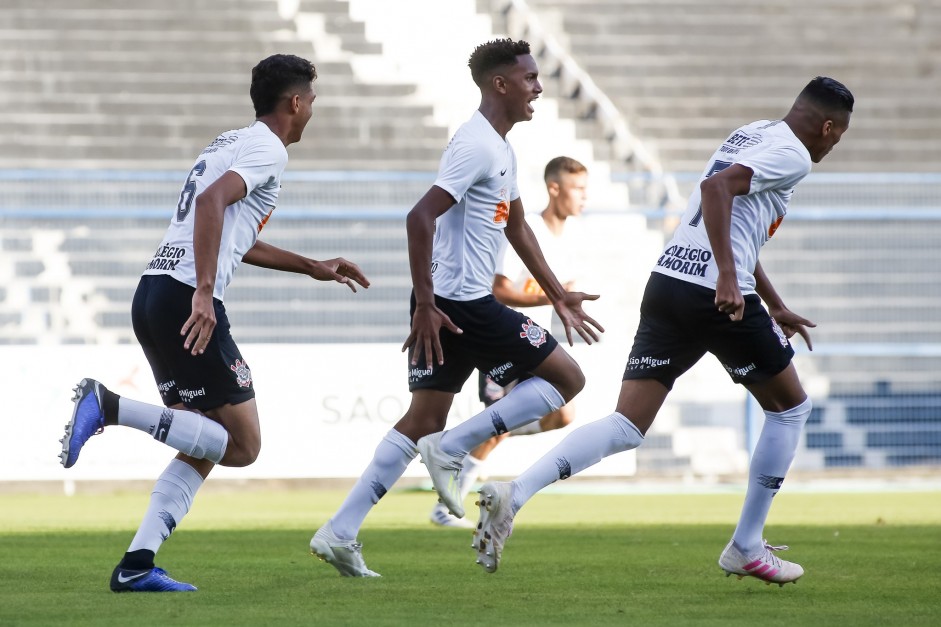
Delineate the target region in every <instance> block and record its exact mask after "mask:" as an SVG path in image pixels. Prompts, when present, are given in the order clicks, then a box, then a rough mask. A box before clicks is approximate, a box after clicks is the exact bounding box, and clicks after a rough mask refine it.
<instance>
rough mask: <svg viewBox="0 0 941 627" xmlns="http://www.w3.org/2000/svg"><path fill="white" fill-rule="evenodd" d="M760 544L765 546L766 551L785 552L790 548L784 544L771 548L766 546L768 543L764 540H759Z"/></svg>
mask: <svg viewBox="0 0 941 627" xmlns="http://www.w3.org/2000/svg"><path fill="white" fill-rule="evenodd" d="M761 543H762V544H763V545H765V548H766V549H768V550H769V551H787V550H788V549H789V548H791V547H789V546H788V545H786V544H782V545H780V546H773V545H771V544H768V541H767V540H765V539H764V538H762V539H761Z"/></svg>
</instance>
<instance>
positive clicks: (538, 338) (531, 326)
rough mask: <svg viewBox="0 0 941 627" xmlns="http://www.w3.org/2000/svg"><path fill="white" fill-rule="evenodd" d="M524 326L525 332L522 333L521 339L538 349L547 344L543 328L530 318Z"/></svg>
mask: <svg viewBox="0 0 941 627" xmlns="http://www.w3.org/2000/svg"><path fill="white" fill-rule="evenodd" d="M522 326H523V331H522V332H521V333H520V337H521V338H523V339H524V340H528V341H529V343H530V344H532V345H533V346H535V347H537V348H538V347H540V346H542V345H543V344H545V343H546V331H545V329H543V328H542V327H541V326H539V325H538V324H536V323H535V322H533V321H532V320H531V319H529V318H527V319H526V322H524V323H523V325H522Z"/></svg>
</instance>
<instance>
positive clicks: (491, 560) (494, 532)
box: [471, 481, 513, 573]
mask: <svg viewBox="0 0 941 627" xmlns="http://www.w3.org/2000/svg"><path fill="white" fill-rule="evenodd" d="M477 493H478V494H479V495H480V500H478V501H477V505H479V506H480V520H479V522H478V523H477V529H476V530H475V531H474V543H473V544H472V545H471V548H473V549H474V550H475V551H476V552H477V563H478V564H480V566H481V568H483V569H484V570H485V571H487V572H488V573H493V572H496V570H497V568H498V567H499V566H500V556H501V554H502V553H503V545H504V544H506V540H507V538H509V537H510V534H511V533H513V503H512V501H513V484H512V483H509V482H506V481H490V482H488V483H485V484H484V485H482V486H481V488H480V490H478V491H477Z"/></svg>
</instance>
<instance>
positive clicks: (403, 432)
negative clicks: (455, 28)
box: [310, 39, 602, 577]
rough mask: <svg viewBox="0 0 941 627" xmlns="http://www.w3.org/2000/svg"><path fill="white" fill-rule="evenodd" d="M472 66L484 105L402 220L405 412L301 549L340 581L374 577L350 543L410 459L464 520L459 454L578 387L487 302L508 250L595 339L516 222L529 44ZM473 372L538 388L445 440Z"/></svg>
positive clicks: (535, 91)
mask: <svg viewBox="0 0 941 627" xmlns="http://www.w3.org/2000/svg"><path fill="white" fill-rule="evenodd" d="M469 66H470V69H471V76H472V77H473V79H474V82H475V83H476V84H477V86H478V87H479V88H480V94H481V99H480V106H479V108H478V110H477V111H475V112H474V114H473V116H472V117H471V119H470V120H468V121H467V122H466V123H464V124H463V125H462V126H461V127H460V128H459V129H458V131H457V132H456V133H455V134H454V137H452V139H451V142H450V143H449V144H448V146H447V148H445V151H444V154H443V155H442V157H441V164H440V166H439V170H438V177H437V179H436V180H435V183H434V185H433V186H432V187H431V189H429V190H428V192H427V193H426V194H425V195H424V196H423V197H422V199H421V200H419V201H418V203H417V204H416V205H415V207H414V208H413V209H412V210H411V211H410V212H409V214H408V217H407V219H406V230H407V232H408V253H409V263H410V266H411V273H412V285H413V292H412V298H411V333H409V336H408V338H406V340H405V345H404V346H403V350H408V353H409V360H408V367H409V371H408V382H409V390H410V391H411V393H412V400H411V404H410V406H409V408H408V410H407V411H406V413H405V416H403V417H402V419H401V420H399V422H398V423H396V425H395V426H394V427H393V428H392V430H390V431H389V433H388V434H387V435H386V436H385V437H384V438H383V440H382V441H381V442H380V443H379V446H378V447H377V448H376V452H375V455H374V457H373V459H372V462H371V463H370V464H369V466H368V467H367V468H366V470H365V471H364V472H363V475H362V476H361V477H360V479H359V480H358V481H357V483H356V485H354V486H353V489H352V490H351V491H350V493H349V495H348V496H347V497H346V500H345V501H344V502H343V504H342V505H341V506H340V509H339V510H337V512H336V513H335V514H334V515H333V517H331V518H330V520H328V521H327V522H325V523H324V524H323V526H322V527H320V529H319V530H317V532H316V534H314V537H313V538H312V539H311V542H310V548H311V552H312V553H314V554H316V555H317V556H318V557H320V558H321V559H323V560H326V561H327V562H329V563H330V564H332V565H333V566H334V567H336V569H337V570H338V571H339V572H340V574H341V575H344V576H350V577H375V576H378V573H376V572H374V571H372V570H370V569H369V568H367V567H366V563H365V562H364V560H363V556H362V545H361V544H360V543H359V542H357V541H356V536H357V534H358V532H359V529H360V527H361V526H362V523H363V520H364V519H365V518H366V515H367V514H368V513H369V511H370V510H371V509H372V507H373V506H374V505H375V504H376V503H378V502H379V499H381V498H382V497H383V496H384V495H385V494H386V492H387V491H388V490H389V489H390V488H391V487H392V485H393V484H394V483H395V482H396V481H397V480H398V478H399V477H400V476H401V475H402V473H403V472H404V471H405V468H406V467H407V466H408V464H409V462H411V461H412V460H413V459H414V458H415V456H416V455H417V454H418V453H419V452H421V456H422V461H423V462H424V463H425V465H426V466H427V468H428V472H429V473H430V474H431V478H432V483H433V484H434V486H435V488H436V490H437V491H438V495H439V498H441V499H442V501H443V502H444V503H445V504H446V505H447V507H448V508H449V510H450V511H451V513H453V514H454V515H456V516H457V517H458V518H461V517H463V515H464V505H463V499H462V498H461V495H460V492H459V490H458V483H459V474H460V470H461V460H462V459H463V457H464V456H465V455H466V454H467V453H468V451H470V450H471V449H473V448H474V447H475V446H477V445H478V444H480V443H481V442H484V441H485V440H487V439H489V438H491V437H493V436H495V435H500V434H502V433H506V432H507V431H511V430H513V429H516V428H517V427H520V426H522V425H525V424H528V423H530V422H533V421H535V420H538V419H539V418H541V417H542V416H544V415H545V414H547V413H549V412H551V411H554V410H556V409H558V408H559V407H561V406H562V405H564V404H565V403H566V402H568V401H569V400H571V399H572V397H574V396H575V395H576V394H577V393H578V392H579V391H580V390H581V389H582V387H583V386H584V384H585V379H584V376H583V375H582V371H581V369H580V368H579V367H578V364H576V363H575V361H574V360H573V359H572V358H571V357H570V356H569V355H568V353H566V352H565V351H564V350H563V349H562V348H561V346H559V345H558V342H556V340H555V339H554V338H553V337H552V336H551V335H550V334H549V333H547V332H546V331H545V330H544V329H543V328H542V327H540V326H538V325H536V324H535V323H533V322H532V321H530V320H529V319H528V318H527V317H526V316H524V315H523V314H521V313H519V312H517V311H514V310H512V309H510V308H509V307H507V306H506V305H502V304H500V303H499V302H498V301H497V300H496V299H495V298H494V297H493V294H491V286H492V284H493V276H494V268H495V263H496V256H497V253H498V251H499V249H500V245H501V242H502V241H503V238H504V237H506V239H507V240H508V241H509V243H510V245H512V246H513V248H514V249H515V250H516V252H517V253H519V255H520V258H522V259H523V262H524V263H525V264H526V266H527V267H528V268H529V269H530V270H531V271H532V273H533V276H535V277H536V278H537V280H538V282H539V284H540V285H541V286H542V287H543V289H544V290H545V292H546V294H547V295H548V298H549V300H550V301H552V303H553V305H554V306H555V309H556V312H558V314H559V317H560V318H561V320H562V324H563V325H564V327H565V332H566V336H567V338H568V340H569V342H570V343H571V342H572V331H573V329H574V330H575V331H576V332H578V334H579V335H581V337H582V338H584V339H585V341H586V342H589V343H591V342H592V341H595V340H597V339H598V335H597V331H596V329H597V330H599V331H601V330H602V329H601V327H600V326H599V325H598V324H597V323H595V321H594V320H592V319H591V318H590V317H588V316H587V315H586V314H585V313H584V312H583V311H582V301H584V300H593V299H595V298H597V296H589V295H587V294H583V293H580V292H566V291H565V288H564V287H563V286H562V284H561V283H560V282H559V280H558V279H557V278H556V276H555V275H554V274H553V273H552V271H551V270H550V269H549V267H548V265H547V264H546V261H545V259H544V257H543V255H542V252H541V251H540V249H539V245H538V244H537V243H536V239H535V237H534V236H533V234H532V231H531V230H530V228H529V226H528V225H527V224H526V220H525V219H524V212H523V204H522V201H521V200H520V197H519V193H518V190H517V184H516V155H515V154H514V152H513V148H512V147H511V146H510V144H509V143H508V142H507V140H506V134H507V133H508V132H509V130H510V129H511V128H513V125H515V124H516V123H517V122H523V121H527V120H530V119H532V116H533V106H532V101H533V100H535V99H536V98H538V97H539V94H540V93H542V85H540V83H539V79H538V69H537V67H536V61H535V59H533V57H532V55H531V54H530V50H529V44H528V43H526V42H524V41H513V40H510V39H500V40H496V41H491V42H488V43H485V44H482V45H480V46H478V47H477V48H476V49H475V50H474V52H473V54H471V57H470V61H469ZM475 368H478V369H484V370H491V369H493V370H494V371H499V372H500V374H499V375H498V376H497V382H498V383H503V382H507V381H512V380H513V379H515V378H517V377H518V376H519V374H520V373H523V372H531V373H532V374H533V375H534V376H533V377H532V378H531V379H528V380H527V381H525V382H523V383H521V384H520V385H518V386H516V388H514V390H513V391H512V392H511V393H509V394H507V395H506V396H505V397H504V398H502V399H501V400H500V401H498V402H497V403H496V404H494V405H493V406H492V407H490V408H489V409H487V410H485V411H484V412H482V413H480V414H477V415H476V416H473V417H471V418H470V419H468V420H467V421H466V422H464V423H463V424H461V425H458V426H457V427H455V428H454V429H451V430H450V431H447V432H445V433H442V432H441V430H442V429H443V428H444V426H445V421H446V420H447V416H448V410H449V409H450V408H451V402H452V401H453V399H454V395H455V394H456V393H457V392H458V391H460V390H461V388H462V387H463V385H464V382H465V381H466V380H467V378H468V377H469V376H470V375H471V373H472V372H473V370H474V369H475ZM429 434H432V435H429Z"/></svg>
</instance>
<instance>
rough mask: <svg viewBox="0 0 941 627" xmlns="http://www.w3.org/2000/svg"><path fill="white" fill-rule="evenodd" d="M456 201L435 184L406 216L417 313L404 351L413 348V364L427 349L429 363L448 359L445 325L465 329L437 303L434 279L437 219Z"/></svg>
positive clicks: (430, 364)
mask: <svg viewBox="0 0 941 627" xmlns="http://www.w3.org/2000/svg"><path fill="white" fill-rule="evenodd" d="M453 205H454V198H453V197H452V196H451V194H449V193H448V192H446V191H444V190H443V189H441V188H440V187H438V186H436V185H432V186H431V189H429V190H428V191H427V192H426V193H425V195H424V196H422V198H421V200H419V201H418V203H417V204H416V205H415V206H414V207H412V210H411V211H409V212H408V216H407V217H406V218H405V230H406V232H407V233H408V264H409V268H410V269H411V272H412V289H413V291H414V294H415V313H414V315H412V328H411V331H410V332H409V334H408V337H407V338H405V343H404V344H403V345H402V351H403V352H404V351H406V350H408V349H412V359H411V362H412V365H413V366H415V365H418V358H419V356H420V355H421V354H422V353H424V355H425V367H426V368H428V369H429V370H430V369H431V366H432V363H433V362H435V361H437V363H438V364H439V365H440V364H443V363H444V352H443V351H442V350H441V338H440V335H439V334H440V332H441V327H444V328H446V329H447V330H448V331H450V332H452V333H463V331H462V330H461V329H459V328H458V326H457V325H456V324H454V323H453V322H451V318H449V317H448V316H447V314H445V313H444V312H443V311H441V310H440V309H438V307H437V306H435V293H434V284H433V283H432V279H431V251H432V246H433V243H434V233H435V220H436V219H437V218H438V216H440V215H442V214H444V212H446V211H447V210H448V209H450V208H451V207H452V206H453Z"/></svg>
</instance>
